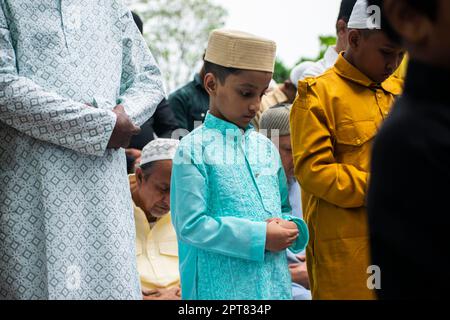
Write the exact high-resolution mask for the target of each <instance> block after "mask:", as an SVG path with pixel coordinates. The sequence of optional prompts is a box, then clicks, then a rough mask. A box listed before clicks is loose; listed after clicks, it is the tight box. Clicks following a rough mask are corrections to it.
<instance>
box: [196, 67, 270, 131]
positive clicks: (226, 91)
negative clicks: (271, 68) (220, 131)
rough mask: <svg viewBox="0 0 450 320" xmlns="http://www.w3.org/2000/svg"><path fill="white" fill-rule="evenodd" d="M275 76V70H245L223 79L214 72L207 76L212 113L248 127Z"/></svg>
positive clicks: (241, 126)
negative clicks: (222, 81)
mask: <svg viewBox="0 0 450 320" xmlns="http://www.w3.org/2000/svg"><path fill="white" fill-rule="evenodd" d="M271 80H272V73H270V72H261V71H247V70H242V71H240V72H238V73H236V74H231V75H229V76H228V77H227V78H226V80H225V82H224V83H221V82H220V81H219V79H217V78H216V77H215V76H214V75H213V74H211V73H209V74H207V75H206V76H205V84H206V89H207V91H208V93H209V95H210V101H211V106H210V112H211V114H212V115H214V116H216V117H218V118H220V119H222V120H225V121H228V122H231V123H234V124H235V125H237V126H238V127H239V128H241V129H246V128H247V127H248V125H249V124H250V122H251V121H252V120H253V119H254V118H255V116H256V114H257V112H258V111H259V110H260V108H261V98H262V97H263V95H264V94H265V92H266V90H267V89H268V87H269V84H270V81H271Z"/></svg>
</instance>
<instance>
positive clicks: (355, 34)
mask: <svg viewBox="0 0 450 320" xmlns="http://www.w3.org/2000/svg"><path fill="white" fill-rule="evenodd" d="M361 38H362V34H361V32H360V31H359V30H356V29H352V30H350V31H349V33H348V45H349V46H350V47H351V48H352V49H353V50H356V49H358V48H359V46H360V44H361Z"/></svg>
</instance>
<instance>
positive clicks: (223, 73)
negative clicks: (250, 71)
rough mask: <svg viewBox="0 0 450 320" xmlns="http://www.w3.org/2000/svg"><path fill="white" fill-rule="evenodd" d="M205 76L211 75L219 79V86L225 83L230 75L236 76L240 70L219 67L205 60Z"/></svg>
mask: <svg viewBox="0 0 450 320" xmlns="http://www.w3.org/2000/svg"><path fill="white" fill-rule="evenodd" d="M204 70H205V75H206V74H208V73H212V74H213V75H214V76H215V77H216V78H217V79H219V81H220V83H221V84H224V83H225V80H227V78H228V76H229V75H231V74H238V73H239V72H240V71H241V70H240V69H236V68H227V67H222V66H219V65H218V64H215V63H212V62H208V61H206V60H205V64H204Z"/></svg>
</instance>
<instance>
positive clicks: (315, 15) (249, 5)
mask: <svg viewBox="0 0 450 320" xmlns="http://www.w3.org/2000/svg"><path fill="white" fill-rule="evenodd" d="M213 1H214V2H216V3H218V4H220V5H222V6H223V7H225V8H226V9H227V10H228V12H229V17H228V22H227V27H228V28H233V29H239V30H242V31H247V32H251V33H254V34H257V35H260V36H264V37H266V38H270V39H272V40H275V41H276V42H277V44H278V56H279V57H280V58H281V59H282V60H283V61H284V62H285V63H286V64H287V65H288V66H290V67H291V66H292V65H293V64H294V63H295V62H296V61H297V60H298V59H299V58H300V57H303V56H305V57H315V56H316V55H317V54H318V53H319V41H318V37H319V36H320V35H334V34H336V31H335V25H336V19H337V16H338V11H339V6H340V2H341V1H340V0H213Z"/></svg>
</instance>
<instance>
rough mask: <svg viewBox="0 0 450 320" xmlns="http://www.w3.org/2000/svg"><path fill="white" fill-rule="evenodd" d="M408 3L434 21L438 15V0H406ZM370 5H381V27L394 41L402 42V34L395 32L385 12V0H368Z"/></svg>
mask: <svg viewBox="0 0 450 320" xmlns="http://www.w3.org/2000/svg"><path fill="white" fill-rule="evenodd" d="M406 2H407V3H408V5H409V6H410V7H411V8H413V9H415V10H417V11H419V12H422V13H424V14H425V15H426V16H428V17H429V18H430V19H431V20H432V21H434V20H436V17H437V9H438V0H426V1H424V0H406ZM368 3H369V6H372V5H375V6H378V7H380V9H381V28H382V29H383V31H384V32H386V34H387V35H388V36H389V38H391V40H393V41H394V42H397V43H401V42H402V39H401V37H400V35H399V34H398V33H397V32H395V30H394V29H393V28H392V26H391V24H390V23H389V21H388V20H387V19H386V15H385V14H384V8H383V7H384V0H368Z"/></svg>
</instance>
